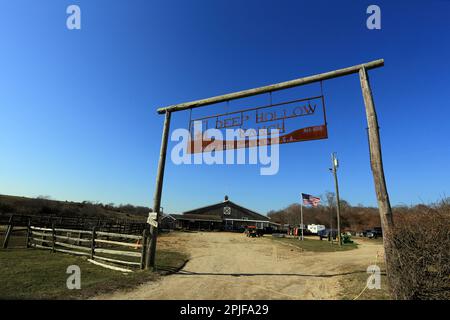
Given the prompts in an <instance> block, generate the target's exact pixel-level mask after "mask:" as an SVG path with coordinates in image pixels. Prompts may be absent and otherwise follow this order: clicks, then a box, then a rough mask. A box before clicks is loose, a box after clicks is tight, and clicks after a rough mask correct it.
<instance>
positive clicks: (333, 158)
mask: <svg viewBox="0 0 450 320" xmlns="http://www.w3.org/2000/svg"><path fill="white" fill-rule="evenodd" d="M331 163H332V168H331V171H333V175H334V185H335V187H336V211H337V237H338V243H339V246H340V245H341V223H340V221H339V220H340V219H339V218H340V211H341V210H340V203H339V185H338V178H337V168H338V167H339V163H338V159H337V158H336V152H333V153H332V154H331ZM331 238H333V231H331Z"/></svg>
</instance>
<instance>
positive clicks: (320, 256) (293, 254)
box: [96, 232, 382, 300]
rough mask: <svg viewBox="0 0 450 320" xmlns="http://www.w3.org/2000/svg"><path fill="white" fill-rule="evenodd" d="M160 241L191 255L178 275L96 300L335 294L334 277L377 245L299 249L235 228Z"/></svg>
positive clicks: (357, 266)
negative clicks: (251, 236)
mask: <svg viewBox="0 0 450 320" xmlns="http://www.w3.org/2000/svg"><path fill="white" fill-rule="evenodd" d="M159 245H161V246H163V247H165V248H173V249H176V250H180V249H181V250H184V251H186V252H187V253H189V255H190V260H189V261H188V263H187V264H186V265H185V267H184V268H183V270H181V271H180V272H179V273H177V274H173V275H169V276H166V277H162V279H161V280H159V281H156V282H149V283H146V284H143V285H141V286H140V287H138V288H136V289H134V290H132V291H127V292H115V293H113V294H108V295H102V296H98V297H97V298H96V299H226V300H229V299H336V298H337V297H338V294H339V284H338V280H339V278H340V277H342V276H343V274H344V273H346V272H349V271H357V270H358V271H363V272H364V271H365V270H366V268H367V266H368V265H370V264H372V263H373V262H374V261H375V259H376V256H377V253H379V252H382V246H381V245H380V244H374V243H370V242H367V241H364V242H361V244H360V246H359V247H358V249H356V250H350V251H341V252H323V253H317V252H302V251H300V250H299V249H297V248H295V247H292V246H289V245H286V244H284V243H281V242H279V241H274V240H272V239H270V238H248V237H245V236H244V235H243V234H239V233H224V232H220V233H219V232H198V233H174V234H172V235H170V236H168V237H161V238H160V241H159Z"/></svg>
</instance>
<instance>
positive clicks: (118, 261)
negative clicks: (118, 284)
mask: <svg viewBox="0 0 450 320" xmlns="http://www.w3.org/2000/svg"><path fill="white" fill-rule="evenodd" d="M94 259H100V260H104V261H108V262H114V263H119V264H125V265H130V266H140V265H141V263H140V262H131V261H125V260H118V259H111V258H106V257H102V256H98V255H94Z"/></svg>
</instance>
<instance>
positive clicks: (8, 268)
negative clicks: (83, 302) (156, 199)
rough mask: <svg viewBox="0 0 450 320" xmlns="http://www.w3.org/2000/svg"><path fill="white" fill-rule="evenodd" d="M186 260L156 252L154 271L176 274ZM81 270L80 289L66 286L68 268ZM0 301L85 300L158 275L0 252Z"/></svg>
mask: <svg viewBox="0 0 450 320" xmlns="http://www.w3.org/2000/svg"><path fill="white" fill-rule="evenodd" d="M186 260H187V256H186V255H184V254H182V253H178V252H171V251H163V250H161V251H158V252H157V268H161V269H163V270H176V269H178V268H180V267H181V266H182V265H183V264H184V263H185V262H186ZM70 265H78V266H79V267H80V269H81V289H80V290H76V289H75V290H69V289H67V286H66V281H67V278H68V277H69V274H66V270H67V267H68V266H70ZM0 269H1V271H2V272H0V284H1V285H0V299H64V300H66V299H87V298H90V297H93V296H95V295H97V294H100V293H107V292H111V291H115V290H117V289H128V288H133V287H136V286H137V285H139V284H141V283H143V282H146V281H152V280H157V279H158V278H159V277H161V273H160V272H158V273H152V272H149V271H141V270H139V271H136V272H133V273H121V272H118V271H113V270H109V269H105V268H102V267H100V266H96V265H93V264H91V263H90V262H88V261H87V258H85V257H77V256H73V255H67V254H63V253H51V252H49V251H47V250H38V249H6V250H0Z"/></svg>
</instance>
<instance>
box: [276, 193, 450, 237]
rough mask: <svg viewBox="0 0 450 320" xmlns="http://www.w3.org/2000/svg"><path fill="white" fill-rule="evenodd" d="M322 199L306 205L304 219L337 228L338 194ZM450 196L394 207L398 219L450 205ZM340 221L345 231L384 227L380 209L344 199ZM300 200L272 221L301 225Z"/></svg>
mask: <svg viewBox="0 0 450 320" xmlns="http://www.w3.org/2000/svg"><path fill="white" fill-rule="evenodd" d="M321 198H322V203H321V205H319V206H317V207H315V208H313V207H305V206H304V207H303V221H304V223H305V224H322V225H325V226H326V227H327V228H329V227H330V225H331V224H332V225H333V228H336V225H337V217H336V198H335V195H334V193H332V192H327V193H326V194H325V195H324V196H322V197H321ZM449 202H450V198H447V199H444V200H442V201H441V202H439V203H436V204H429V205H424V204H419V205H415V206H395V207H393V208H392V210H393V215H394V221H395V217H396V216H397V215H404V214H413V213H421V212H428V211H432V210H435V209H436V208H440V207H443V206H446V207H448V203H449ZM340 204H341V205H340V208H341V210H340V211H341V215H340V222H341V229H342V230H343V231H356V232H358V231H363V230H366V229H371V228H373V227H379V226H380V223H381V222H380V216H379V211H378V208H374V207H365V206H363V205H357V206H352V205H351V204H350V203H349V202H347V201H345V200H343V199H341V200H340ZM300 210H301V208H300V203H294V204H291V205H289V206H287V207H286V208H284V209H282V210H272V211H269V212H268V214H267V215H268V216H269V217H270V218H271V220H272V221H274V222H277V223H283V224H290V225H299V224H300Z"/></svg>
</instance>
